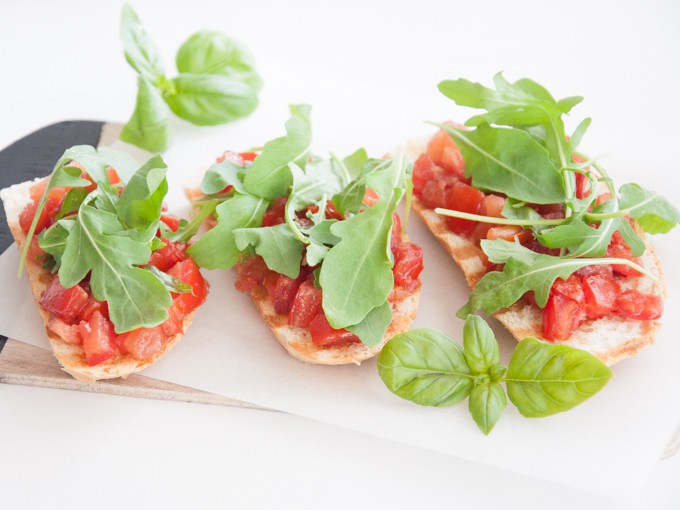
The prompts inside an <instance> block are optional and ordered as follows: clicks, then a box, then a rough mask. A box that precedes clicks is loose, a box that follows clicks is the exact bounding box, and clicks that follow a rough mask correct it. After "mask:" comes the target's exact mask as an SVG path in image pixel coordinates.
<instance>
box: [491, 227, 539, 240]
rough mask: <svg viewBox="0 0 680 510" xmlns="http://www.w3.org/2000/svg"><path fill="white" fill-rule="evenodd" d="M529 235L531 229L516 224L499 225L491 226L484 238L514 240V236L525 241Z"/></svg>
mask: <svg viewBox="0 0 680 510" xmlns="http://www.w3.org/2000/svg"><path fill="white" fill-rule="evenodd" d="M529 237H531V231H529V230H527V229H524V228H522V227H520V226H518V225H499V226H497V227H491V228H489V230H488V231H487V232H486V238H487V239H490V240H492V241H494V240H496V239H502V240H503V241H514V240H515V238H517V239H519V241H520V242H523V241H527V240H528V239H529Z"/></svg>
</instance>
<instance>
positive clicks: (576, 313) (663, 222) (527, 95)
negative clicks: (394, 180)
mask: <svg viewBox="0 0 680 510" xmlns="http://www.w3.org/2000/svg"><path fill="white" fill-rule="evenodd" d="M494 81H495V84H496V90H493V89H490V88H486V87H484V86H482V85H480V84H478V83H472V82H469V81H467V80H463V79H459V80H449V81H445V82H442V83H441V84H440V86H439V88H440V90H441V91H442V92H443V93H444V94H445V95H447V96H448V97H450V98H451V99H453V100H454V101H455V102H456V103H458V104H459V105H461V106H469V107H474V108H481V109H483V110H486V112H485V113H482V114H480V115H477V116H475V117H472V118H471V119H470V120H468V122H467V123H466V125H465V126H461V125H455V124H452V123H444V124H439V126H440V130H439V131H438V132H437V133H436V134H435V135H434V136H433V137H432V138H431V139H429V140H428V141H414V142H412V143H411V144H410V146H409V153H410V155H411V158H412V160H413V161H414V169H413V188H414V198H413V208H414V210H415V211H416V212H417V214H418V215H419V216H420V218H421V219H422V220H423V222H424V223H425V224H426V225H427V227H428V228H429V229H430V231H431V232H432V233H433V234H434V236H435V237H436V238H437V239H438V240H439V241H440V242H441V243H442V245H443V246H444V247H445V248H446V250H447V251H448V252H449V253H450V255H451V256H452V258H453V259H454V261H455V262H456V263H457V265H458V266H459V267H460V268H461V269H462V271H463V273H464V274H465V278H466V280H467V283H468V285H469V286H470V287H471V288H472V289H473V290H472V294H471V296H470V299H469V301H468V303H467V304H466V305H465V306H464V307H463V308H462V309H461V310H459V316H461V317H464V316H465V314H467V313H472V312H474V311H476V310H482V311H484V312H486V313H490V314H493V315H495V317H496V318H497V319H498V320H499V321H500V322H502V323H503V324H504V325H505V326H506V328H507V329H508V330H509V331H510V332H511V333H512V334H513V336H514V337H515V338H516V339H517V340H521V339H523V338H526V337H535V338H539V339H543V340H547V341H551V342H559V343H564V344H567V345H571V346H573V347H578V348H580V349H583V350H586V351H589V352H591V353H592V354H594V355H595V356H597V357H598V358H599V359H600V360H602V361H603V362H605V363H607V364H609V365H611V364H614V363H616V362H618V361H620V360H622V359H623V358H625V357H628V356H631V355H634V354H636V353H637V352H639V351H640V350H641V349H642V348H644V347H645V346H647V345H650V344H651V343H653V341H654V336H655V333H656V331H657V329H658V327H659V324H660V323H659V319H660V317H661V315H662V312H663V299H664V296H665V292H666V289H665V285H664V280H663V274H662V269H661V264H660V262H659V259H658V257H657V256H656V254H655V252H654V250H653V248H652V247H651V245H650V244H649V242H648V241H647V239H646V237H645V231H646V232H647V233H665V232H667V231H668V230H670V229H671V228H673V227H674V226H675V225H676V224H677V223H678V221H679V220H680V213H678V210H677V209H676V208H675V207H673V206H672V205H671V204H670V203H669V202H668V201H667V200H666V199H664V198H663V197H661V196H660V195H658V194H656V193H654V192H651V191H648V190H646V189H644V188H642V187H640V186H638V185H636V184H625V185H624V186H622V187H621V188H620V189H619V190H617V189H616V188H614V185H613V182H612V180H611V178H610V176H609V175H608V174H607V172H606V171H605V170H604V168H603V167H602V166H601V165H599V163H598V162H597V161H591V160H588V158H586V157H585V156H583V155H582V154H580V153H579V152H578V151H577V146H578V143H579V141H580V139H581V137H582V136H583V134H584V132H585V130H586V128H587V126H588V124H589V123H590V119H586V120H585V121H583V122H582V123H581V124H580V125H579V127H578V128H577V129H576V130H575V131H574V133H573V134H572V135H571V137H569V136H567V135H566V134H565V128H564V124H563V122H562V116H563V115H565V114H567V113H569V111H570V110H571V108H572V107H573V106H574V105H575V104H577V103H578V102H580V100H581V98H566V99H564V100H561V101H556V100H555V99H553V97H552V96H551V95H550V94H549V93H548V92H547V91H546V90H545V89H544V88H543V87H542V86H540V85H538V84H537V83H536V82H533V81H531V80H528V79H522V80H519V81H517V82H515V83H509V82H507V81H506V80H505V79H504V78H503V77H502V75H497V76H496V77H495V80H494Z"/></svg>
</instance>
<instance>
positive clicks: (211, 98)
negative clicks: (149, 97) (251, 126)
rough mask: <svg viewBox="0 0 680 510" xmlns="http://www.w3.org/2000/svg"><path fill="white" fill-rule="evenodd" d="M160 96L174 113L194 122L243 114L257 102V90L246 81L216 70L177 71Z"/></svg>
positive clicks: (201, 123) (205, 123)
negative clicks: (217, 72) (204, 72)
mask: <svg viewBox="0 0 680 510" xmlns="http://www.w3.org/2000/svg"><path fill="white" fill-rule="evenodd" d="M163 97H164V99H165V101H166V103H168V106H169V107H170V109H171V110H172V111H173V112H174V113H175V114H176V115H177V116H178V117H181V118H183V119H184V120H188V121H189V122H191V123H192V124H196V125H197V126H214V125H216V124H224V123H226V122H230V121H232V120H236V119H240V118H241V117H246V116H248V115H250V114H251V113H253V111H255V108H257V105H258V99H257V92H256V91H255V89H253V88H252V87H251V86H250V85H247V84H246V83H243V82H241V81H239V80H237V79H235V78H231V77H228V76H222V75H218V74H189V73H183V74H180V75H179V76H177V77H175V78H173V79H172V81H171V84H170V88H169V90H168V91H167V92H165V93H164V95H163Z"/></svg>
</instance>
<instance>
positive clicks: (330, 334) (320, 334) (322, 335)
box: [309, 310, 361, 347]
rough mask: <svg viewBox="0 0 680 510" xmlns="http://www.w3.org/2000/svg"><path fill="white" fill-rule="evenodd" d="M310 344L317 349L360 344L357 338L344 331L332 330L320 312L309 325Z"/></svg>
mask: <svg viewBox="0 0 680 510" xmlns="http://www.w3.org/2000/svg"><path fill="white" fill-rule="evenodd" d="M309 332H310V333H311V335H312V342H313V343H314V345H316V346H318V347H338V346H341V345H348V344H352V343H356V342H361V340H359V337H358V336H356V335H355V334H354V333H352V332H351V331H347V330H346V329H333V328H332V327H331V325H330V324H328V320H327V319H326V316H325V315H324V313H323V310H321V311H320V312H319V313H318V314H316V317H314V318H313V319H312V321H311V322H310V323H309Z"/></svg>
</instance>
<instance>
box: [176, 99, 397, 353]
mask: <svg viewBox="0 0 680 510" xmlns="http://www.w3.org/2000/svg"><path fill="white" fill-rule="evenodd" d="M290 112H291V117H290V119H289V120H288V122H286V134H285V135H283V136H281V137H279V138H276V139H274V140H271V141H269V142H268V143H266V144H265V145H264V147H263V149H262V152H261V153H260V155H258V157H257V158H256V159H255V161H254V162H253V163H252V164H249V165H248V167H247V168H241V167H239V166H238V165H234V164H233V163H229V162H226V161H225V162H222V163H217V164H215V165H213V166H212V167H210V168H209V169H208V171H207V172H206V174H205V176H204V178H203V182H202V183H201V190H202V191H203V192H204V193H206V195H207V197H206V198H205V199H203V200H201V201H200V203H199V204H198V205H199V206H200V207H201V209H202V208H204V207H207V206H208V205H207V204H211V203H212V204H214V203H215V201H217V202H220V203H219V205H217V206H216V207H215V215H216V216H217V225H216V226H215V227H214V228H213V229H211V230H210V231H208V232H206V234H205V235H203V236H202V237H201V239H199V240H198V242H196V243H195V244H194V245H193V246H192V247H190V248H189V253H190V254H191V256H192V257H193V258H194V260H196V262H197V263H198V265H199V266H202V267H205V268H208V269H218V268H219V269H228V268H230V267H232V266H233V265H234V264H236V263H237V262H238V261H239V259H241V258H242V257H244V256H249V255H252V254H257V255H259V256H261V257H262V258H263V259H264V261H265V263H266V264H267V266H268V267H269V268H270V269H272V270H273V271H276V272H278V273H281V274H284V275H286V276H288V277H289V278H296V277H297V276H298V275H299V272H300V265H301V263H303V261H304V263H305V264H307V265H308V266H310V267H314V266H316V265H318V264H320V265H321V267H320V270H317V273H316V274H317V280H316V281H317V284H318V285H319V286H320V287H321V289H322V290H323V303H322V306H323V310H324V312H325V314H326V317H327V319H328V322H329V323H330V324H331V326H333V327H334V328H347V329H349V330H350V331H352V332H353V333H354V334H356V335H357V336H358V337H359V338H360V339H361V341H362V342H363V343H365V344H366V345H369V346H374V345H376V344H378V343H379V342H380V340H381V339H382V337H383V335H384V334H385V331H386V328H387V326H388V325H389V323H390V322H391V320H392V311H391V308H390V305H389V303H388V301H387V298H388V295H389V293H390V291H391V290H392V287H393V286H394V277H393V275H392V266H393V260H392V257H391V252H390V236H391V231H392V225H393V217H392V215H393V213H394V212H395V210H396V207H397V204H398V202H399V200H400V199H401V197H402V196H403V195H404V193H405V192H406V190H407V180H408V174H409V172H410V165H409V164H408V162H407V160H406V158H405V157H404V156H403V155H401V154H396V155H395V156H394V157H393V158H392V159H390V160H385V161H381V160H373V159H369V158H368V156H367V155H366V152H365V151H364V150H363V149H360V150H358V151H356V152H355V153H354V154H352V155H350V156H348V157H346V158H344V159H339V158H337V157H336V156H334V155H331V157H330V158H329V159H322V158H318V157H316V156H313V155H310V146H311V123H310V107H309V106H308V105H292V106H291V107H290ZM227 186H231V189H230V191H229V192H228V193H220V192H221V191H222V190H224V189H225V188H227ZM366 187H369V188H371V189H372V190H373V191H375V192H376V193H377V194H378V196H379V197H380V200H379V201H378V203H376V204H375V205H373V206H372V207H370V208H366V206H365V205H363V204H362V203H361V202H362V200H363V197H364V193H365V190H366ZM285 195H287V196H288V198H287V201H286V205H285V208H284V216H285V222H284V223H282V224H280V225H275V226H269V227H263V226H262V219H263V217H264V213H265V212H266V210H267V209H268V207H269V206H270V205H271V204H272V202H273V200H274V199H276V198H277V197H280V196H285ZM330 200H332V201H333V203H334V204H336V202H337V204H341V206H340V208H341V210H342V211H343V214H344V215H345V218H346V219H345V220H344V221H337V220H328V219H326V217H325V210H326V204H327V202H328V201H330ZM309 206H313V207H314V206H315V207H316V208H317V212H315V213H312V212H307V213H306V216H307V218H308V219H309V220H311V225H310V224H309V222H304V225H303V224H302V223H300V222H298V214H299V213H300V212H301V211H305V210H306V209H307V208H308V207H309Z"/></svg>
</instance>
